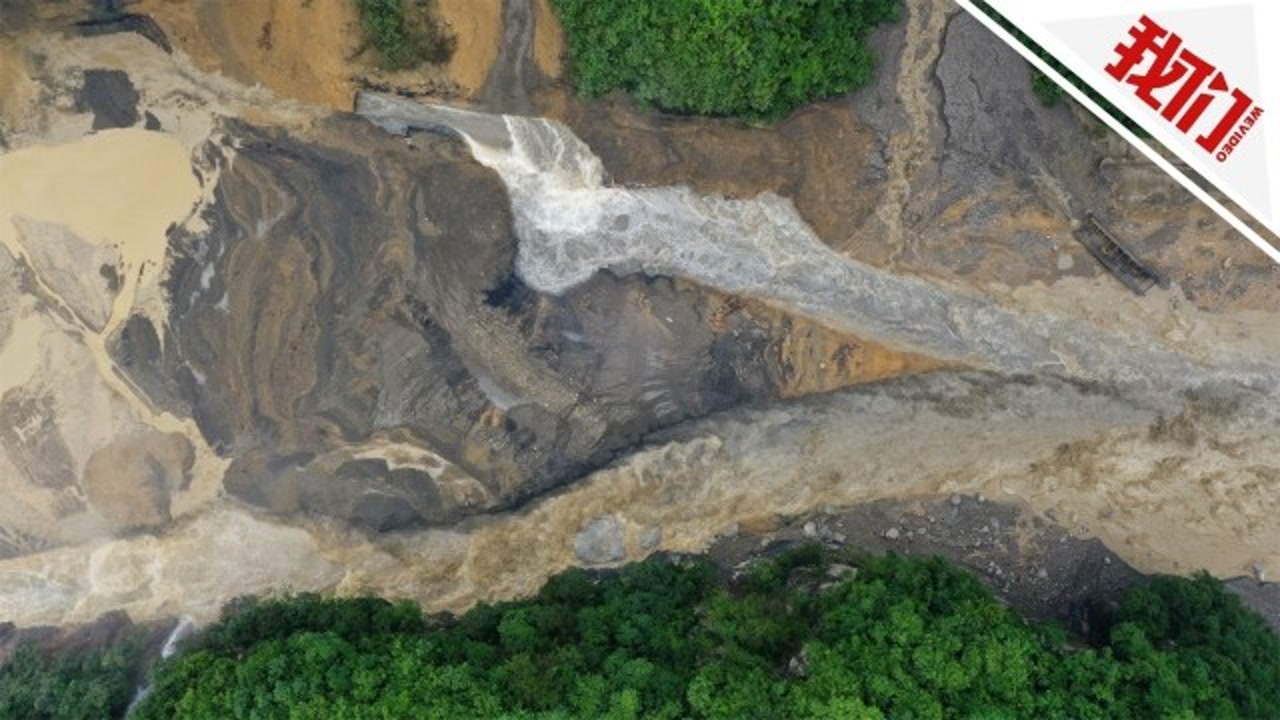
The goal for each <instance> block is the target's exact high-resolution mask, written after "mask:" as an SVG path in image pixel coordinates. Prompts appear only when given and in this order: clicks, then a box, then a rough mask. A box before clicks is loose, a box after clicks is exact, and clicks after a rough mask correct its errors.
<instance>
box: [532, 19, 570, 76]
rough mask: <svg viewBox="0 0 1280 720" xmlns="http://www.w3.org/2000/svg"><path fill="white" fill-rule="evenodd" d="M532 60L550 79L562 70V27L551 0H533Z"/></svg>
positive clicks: (558, 74)
mask: <svg viewBox="0 0 1280 720" xmlns="http://www.w3.org/2000/svg"><path fill="white" fill-rule="evenodd" d="M533 61H534V62H535V63H537V65H538V69H539V70H541V71H542V74H543V75H546V76H547V77H548V78H550V79H552V80H556V79H559V77H560V75H561V73H563V72H564V29H563V28H561V27H560V20H559V19H558V18H556V14H555V12H554V11H553V10H552V9H551V0H533Z"/></svg>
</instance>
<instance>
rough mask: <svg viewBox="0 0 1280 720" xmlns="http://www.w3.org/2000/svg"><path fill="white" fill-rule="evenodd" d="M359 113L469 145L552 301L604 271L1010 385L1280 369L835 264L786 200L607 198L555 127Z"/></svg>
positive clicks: (670, 190)
mask: <svg viewBox="0 0 1280 720" xmlns="http://www.w3.org/2000/svg"><path fill="white" fill-rule="evenodd" d="M356 111H357V112H358V113H359V114H361V115H363V116H365V117H366V118H368V119H370V120H371V121H372V122H374V123H376V124H378V125H380V126H382V127H384V128H386V129H387V130H389V131H391V132H404V131H405V130H407V129H409V128H422V129H429V130H446V131H448V132H452V133H454V134H456V135H458V136H460V137H462V138H463V139H464V140H465V141H466V142H467V144H468V145H469V147H470V149H471V151H472V154H473V155H474V156H475V158H476V160H478V161H479V162H481V163H482V164H484V165H486V166H488V167H489V168H492V169H493V170H494V171H496V172H497V173H498V175H499V176H500V177H501V178H502V180H503V182H504V184H505V185H506V186H507V189H508V192H509V193H510V195H511V207H512V212H513V214H514V216H515V231H516V235H517V237H518V238H519V241H520V242H519V253H518V258H517V271H518V272H519V274H520V276H521V277H522V278H523V279H524V281H525V282H526V283H527V284H528V285H529V286H530V287H532V288H534V289H536V290H538V291H541V292H544V293H550V294H560V293H563V292H565V291H566V290H569V289H570V288H572V287H574V286H575V285H577V284H579V283H582V282H584V281H585V280H587V279H588V278H590V277H591V276H592V275H593V274H594V273H596V272H598V271H600V270H610V271H613V272H616V273H619V274H626V273H632V272H645V273H649V274H654V275H667V276H673V277H682V278H687V279H689V280H693V281H695V282H698V283H701V284H703V285H706V286H709V287H713V288H716V289H718V290H722V291H725V292H730V293H740V294H746V295H751V296H754V297H757V298H761V299H764V300H768V301H771V302H773V303H775V304H777V305H779V306H782V307H785V308H787V309H788V310H790V311H792V312H795V313H797V314H801V315H804V316H807V317H810V318H813V319H816V320H819V321H821V322H825V323H828V324H830V325H833V326H835V327H839V328H842V329H845V330H848V331H850V332H853V333H856V334H860V335H863V336H864V337H871V338H875V339H876V340H877V341H879V342H883V343H885V344H889V345H896V346H898V347H901V348H903V349H909V350H913V351H916V352H921V353H926V354H929V355H933V356H935V357H938V358H943V359H948V360H953V361H957V362H961V363H967V364H971V365H974V366H976V367H986V368H992V369H996V370H1000V371H1003V372H1013V373H1033V372H1042V371H1048V372H1052V373H1056V374H1062V375H1065V376H1071V377H1080V378H1086V379H1090V380H1103V381H1108V382H1117V383H1123V384H1130V383H1136V384H1144V385H1145V384H1148V383H1154V384H1156V385H1161V386H1166V387H1187V386H1194V385H1198V384H1202V383H1204V382H1206V381H1208V380H1211V379H1230V380H1245V381H1249V382H1258V383H1261V384H1263V385H1267V386H1271V385H1273V384H1274V382H1275V377H1276V373H1275V368H1274V367H1273V366H1270V365H1267V364H1266V363H1265V362H1262V361H1258V362H1256V363H1255V362H1252V361H1249V362H1247V363H1241V362H1238V361H1232V362H1230V363H1228V362H1226V361H1223V360H1220V359H1219V358H1218V357H1217V353H1218V350H1217V345H1218V344H1216V343H1213V342H1205V343H1203V344H1201V345H1199V346H1196V347H1194V348H1193V350H1194V356H1192V355H1188V354H1184V353H1183V352H1175V351H1172V350H1171V349H1170V348H1169V347H1168V346H1167V345H1165V343H1164V342H1163V341H1162V340H1161V339H1160V337H1159V336H1158V335H1155V334H1154V333H1153V334H1151V335H1139V334H1134V333H1127V334H1126V333H1123V332H1119V331H1116V332H1113V331H1109V330H1106V329H1103V328H1100V327H1099V326H1097V325H1094V324H1093V323H1090V322H1088V321H1086V320H1084V319H1082V318H1080V317H1077V316H1074V315H1070V314H1066V315H1057V314H1046V313H1029V312H1022V311H1016V310H1013V309H1010V308H1006V307H1004V306H1002V305H1001V304H1000V303H998V302H996V301H995V300H993V299H992V298H989V297H986V296H982V295H979V294H975V293H973V292H970V291H964V290H958V289H955V288H946V287H943V286H940V285H937V284H934V283H930V282H926V281H924V280H921V279H917V278H912V277H903V276H900V275H895V274H893V273H890V272H886V271H884V270H880V269H877V268H873V267H870V266H868V265H865V264H863V263H860V262H857V261H855V260H853V259H851V258H848V257H845V256H843V255H840V254H838V253H836V252H834V251H832V250H831V249H830V248H829V247H827V246H826V245H825V244H824V243H822V241H821V240H820V239H819V238H818V237H817V235H816V234H815V233H814V232H813V230H812V229H811V228H810V227H809V226H808V224H807V223H805V221H804V219H803V218H802V217H801V216H800V214H799V213H798V212H797V211H796V209H795V206H794V205H792V203H791V202H790V201H789V200H786V199H784V198H781V197H778V196H777V195H774V194H772V193H762V194H760V195H758V196H756V197H754V198H749V199H733V198H726V197H721V196H716V195H703V194H699V193H696V192H694V191H693V190H691V189H689V188H688V187H685V186H673V187H653V188H631V187H612V186H609V185H607V184H606V180H605V172H604V168H603V166H602V164H601V161H600V159H599V158H598V157H597V156H596V155H595V154H594V153H593V152H592V151H591V149H590V148H589V147H588V146H587V145H586V144H585V143H583V142H582V141H581V140H580V139H578V137H577V136H575V135H574V134H573V132H572V131H571V130H569V128H567V127H565V126H564V125H562V124H560V123H558V122H555V121H553V120H547V119H544V118H529V117H515V116H495V115H487V114H483V113H475V112H469V111H465V110H459V109H456V108H448V107H440V106H431V105H422V104H419V103H416V102H413V101H411V100H406V99H403V98H398V97H392V96H386V95H378V94H375V93H361V94H360V95H359V96H358V97H357V100H356ZM1206 365H1208V366H1210V367H1206ZM1227 365H1230V367H1227ZM1213 366H1218V367H1213Z"/></svg>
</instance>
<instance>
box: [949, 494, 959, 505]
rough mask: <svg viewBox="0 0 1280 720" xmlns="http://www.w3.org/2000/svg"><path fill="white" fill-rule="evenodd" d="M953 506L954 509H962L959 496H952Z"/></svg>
mask: <svg viewBox="0 0 1280 720" xmlns="http://www.w3.org/2000/svg"><path fill="white" fill-rule="evenodd" d="M951 506H952V507H960V496H959V495H952V496H951Z"/></svg>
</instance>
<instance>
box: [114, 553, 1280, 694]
mask: <svg viewBox="0 0 1280 720" xmlns="http://www.w3.org/2000/svg"><path fill="white" fill-rule="evenodd" d="M857 564H858V565H859V567H858V569H857V570H856V571H855V572H848V573H846V574H845V575H844V576H843V577H842V578H841V579H839V580H833V579H832V577H833V575H832V574H830V573H829V572H828V570H827V568H826V560H825V559H824V558H823V557H822V553H821V551H819V550H817V549H815V548H807V549H803V550H801V551H798V552H794V553H792V554H790V555H788V556H785V557H783V558H781V559H780V560H777V561H772V562H767V563H762V564H760V565H758V566H757V567H756V569H755V571H754V572H753V573H752V575H751V578H750V580H749V581H747V582H745V583H739V584H735V585H733V586H731V587H726V585H725V584H724V583H722V582H720V581H719V580H717V578H716V575H715V573H714V572H713V571H712V570H711V569H710V567H709V566H707V565H705V564H703V563H700V562H688V563H674V564H673V563H670V562H666V561H661V560H652V561H647V562H644V563H640V564H635V565H631V566H628V567H626V568H623V569H622V570H621V571H620V572H617V573H615V574H609V575H593V574H588V573H586V572H583V571H580V570H571V571H568V572H565V573H563V574H561V575H559V576H557V577H555V578H552V579H551V580H550V581H549V582H548V583H547V584H546V586H545V587H544V588H543V589H542V591H541V592H540V593H539V594H538V595H537V596H536V597H535V598H532V599H529V600H524V601H519V602H510V603H502V604H498V605H482V606H479V607H477V608H475V609H473V610H472V611H471V612H469V613H467V614H466V615H464V616H462V617H460V618H451V617H439V618H431V619H424V618H422V616H421V615H420V614H419V612H418V610H417V608H416V607H414V606H413V605H412V604H407V603H402V604H398V605H392V604H390V603H387V602H383V601H379V600H369V599H363V600H324V599H320V598H317V597H315V596H310V595H303V596H298V597H295V598H291V599H286V600H273V601H264V602H252V601H250V602H245V603H240V604H238V605H236V606H234V607H231V608H229V609H228V611H227V612H226V615H225V618H224V620H223V621H222V622H221V623H219V624H218V625H216V626H214V627H213V628H212V629H211V630H210V631H208V632H207V633H205V634H203V635H202V636H201V637H200V638H199V639H198V640H196V641H195V644H194V645H193V646H192V647H190V648H188V649H187V650H186V651H184V652H183V653H182V654H181V655H179V656H178V657H177V658H175V659H173V660H171V661H168V662H166V663H164V664H163V665H162V666H161V667H160V668H159V669H158V671H157V672H156V673H155V675H154V678H153V689H152V692H151V694H150V695H149V696H148V698H147V700H146V701H145V702H144V703H143V704H142V705H141V706H140V707H139V709H138V712H137V714H136V716H135V717H137V718H172V717H183V718H230V717H262V718H270V717H290V718H332V717H387V718H396V717H441V718H458V717H500V716H506V717H546V718H551V717H556V718H569V717H591V718H596V717H611V718H637V717H654V718H676V717H714V718H750V717H759V718H783V717H815V718H822V717H831V718H836V717H840V718H850V717H855V718H880V717H895V718H896V717H917V718H941V717H986V718H1011V717H1037V718H1041V717H1043V718H1052V717H1061V718H1089V717H1095V718H1102V717H1118V718H1124V717H1156V716H1159V717H1190V716H1193V715H1194V716H1203V717H1214V718H1230V717H1280V641H1277V638H1276V637H1275V636H1273V635H1271V634H1270V633H1269V632H1268V630H1267V629H1266V628H1265V627H1264V626H1263V624H1262V622H1261V621H1260V620H1259V619H1258V618H1257V616H1255V615H1252V614H1251V613H1249V612H1247V611H1246V610H1244V609H1243V608H1242V607H1241V606H1240V604H1239V601H1238V600H1237V599H1236V598H1235V597H1234V596H1233V595H1229V594H1227V593H1225V592H1224V591H1223V589H1222V587H1221V585H1220V584H1219V583H1218V582H1216V581H1214V580H1212V579H1210V578H1208V577H1207V576H1201V577H1198V578H1196V579H1193V580H1186V579H1174V578H1168V579H1158V580H1156V581H1154V582H1151V583H1149V584H1147V585H1145V586H1142V587H1139V588H1137V589H1135V590H1133V591H1131V592H1130V593H1129V594H1128V595H1127V596H1126V597H1125V598H1124V599H1123V601H1122V602H1120V603H1119V604H1118V605H1117V606H1115V607H1113V608H1111V609H1110V610H1109V611H1107V612H1106V613H1103V614H1101V615H1100V616H1099V617H1100V619H1099V622H1100V623H1101V624H1102V627H1101V628H1100V632H1101V636H1102V637H1104V638H1105V640H1104V642H1103V643H1102V644H1101V645H1100V646H1098V647H1089V646H1084V645H1081V644H1079V643H1075V642H1072V641H1070V640H1068V639H1067V638H1066V637H1065V636H1064V635H1063V634H1062V632H1061V631H1058V630H1056V629H1053V628H1050V627H1045V626H1037V625H1032V624H1028V623H1026V622H1024V621H1023V620H1021V619H1019V618H1018V617H1017V616H1016V615H1015V614H1014V613H1013V612H1012V611H1011V610H1009V609H1007V608H1006V607H1004V606H1003V605H1001V604H1000V603H999V602H997V601H996V600H995V599H993V598H992V596H991V595H990V594H989V593H988V592H987V591H986V590H985V589H984V588H983V587H982V586H981V585H980V584H979V583H978V582H977V581H976V580H975V579H974V578H973V577H971V576H970V575H968V574H966V573H964V572H961V571H959V570H957V569H955V568H954V567H952V566H950V565H948V564H946V563H945V562H943V561H941V560H936V559H935V560H908V559H902V558H897V557H892V556H891V557H885V558H878V559H866V560H863V561H861V562H859V563H857Z"/></svg>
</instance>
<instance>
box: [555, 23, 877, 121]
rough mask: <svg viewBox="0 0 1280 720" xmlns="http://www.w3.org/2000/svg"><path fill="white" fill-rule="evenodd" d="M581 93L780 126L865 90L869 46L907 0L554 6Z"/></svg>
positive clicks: (871, 67) (869, 69) (872, 66)
mask: <svg viewBox="0 0 1280 720" xmlns="http://www.w3.org/2000/svg"><path fill="white" fill-rule="evenodd" d="M551 4H552V7H553V8H554V9H555V11H556V13H557V15H559V18H560V22H561V24H562V25H563V26H564V30H565V34H566V36H567V38H568V44H569V51H570V59H571V67H572V76H573V80H574V83H575V85H576V86H577V88H578V90H579V91H580V92H582V93H584V94H587V95H600V94H603V93H606V92H609V91H611V90H622V91H624V92H626V93H628V94H630V95H632V96H634V97H635V98H637V99H638V100H640V101H641V102H644V103H648V104H652V105H654V106H657V107H659V108H662V109H664V110H670V111H674V112H684V113H694V114H699V115H727V116H737V117H744V118H747V119H759V120H776V119H778V118H781V117H782V116H784V115H786V114H787V113H789V112H791V111H792V110H794V109H795V108H797V107H799V106H800V105H802V104H804V103H806V102H809V101H812V100H817V99H820V98H825V97H831V96H834V95H839V94H841V93H846V92H849V91H851V90H854V89H857V88H859V87H861V86H863V85H865V84H866V83H867V82H868V81H869V80H870V79H871V77H872V75H873V73H874V71H875V57H874V56H873V55H872V53H871V50H870V49H869V48H868V47H867V46H866V44H865V42H864V40H865V38H866V35H867V33H868V32H869V31H870V30H871V28H872V27H874V26H875V25H877V24H879V23H882V22H886V21H890V20H895V19H897V17H898V14H899V12H900V10H901V7H900V6H901V3H900V0H806V1H805V2H783V1H781V0H629V1H628V2H600V1H599V0H552V3H551Z"/></svg>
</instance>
